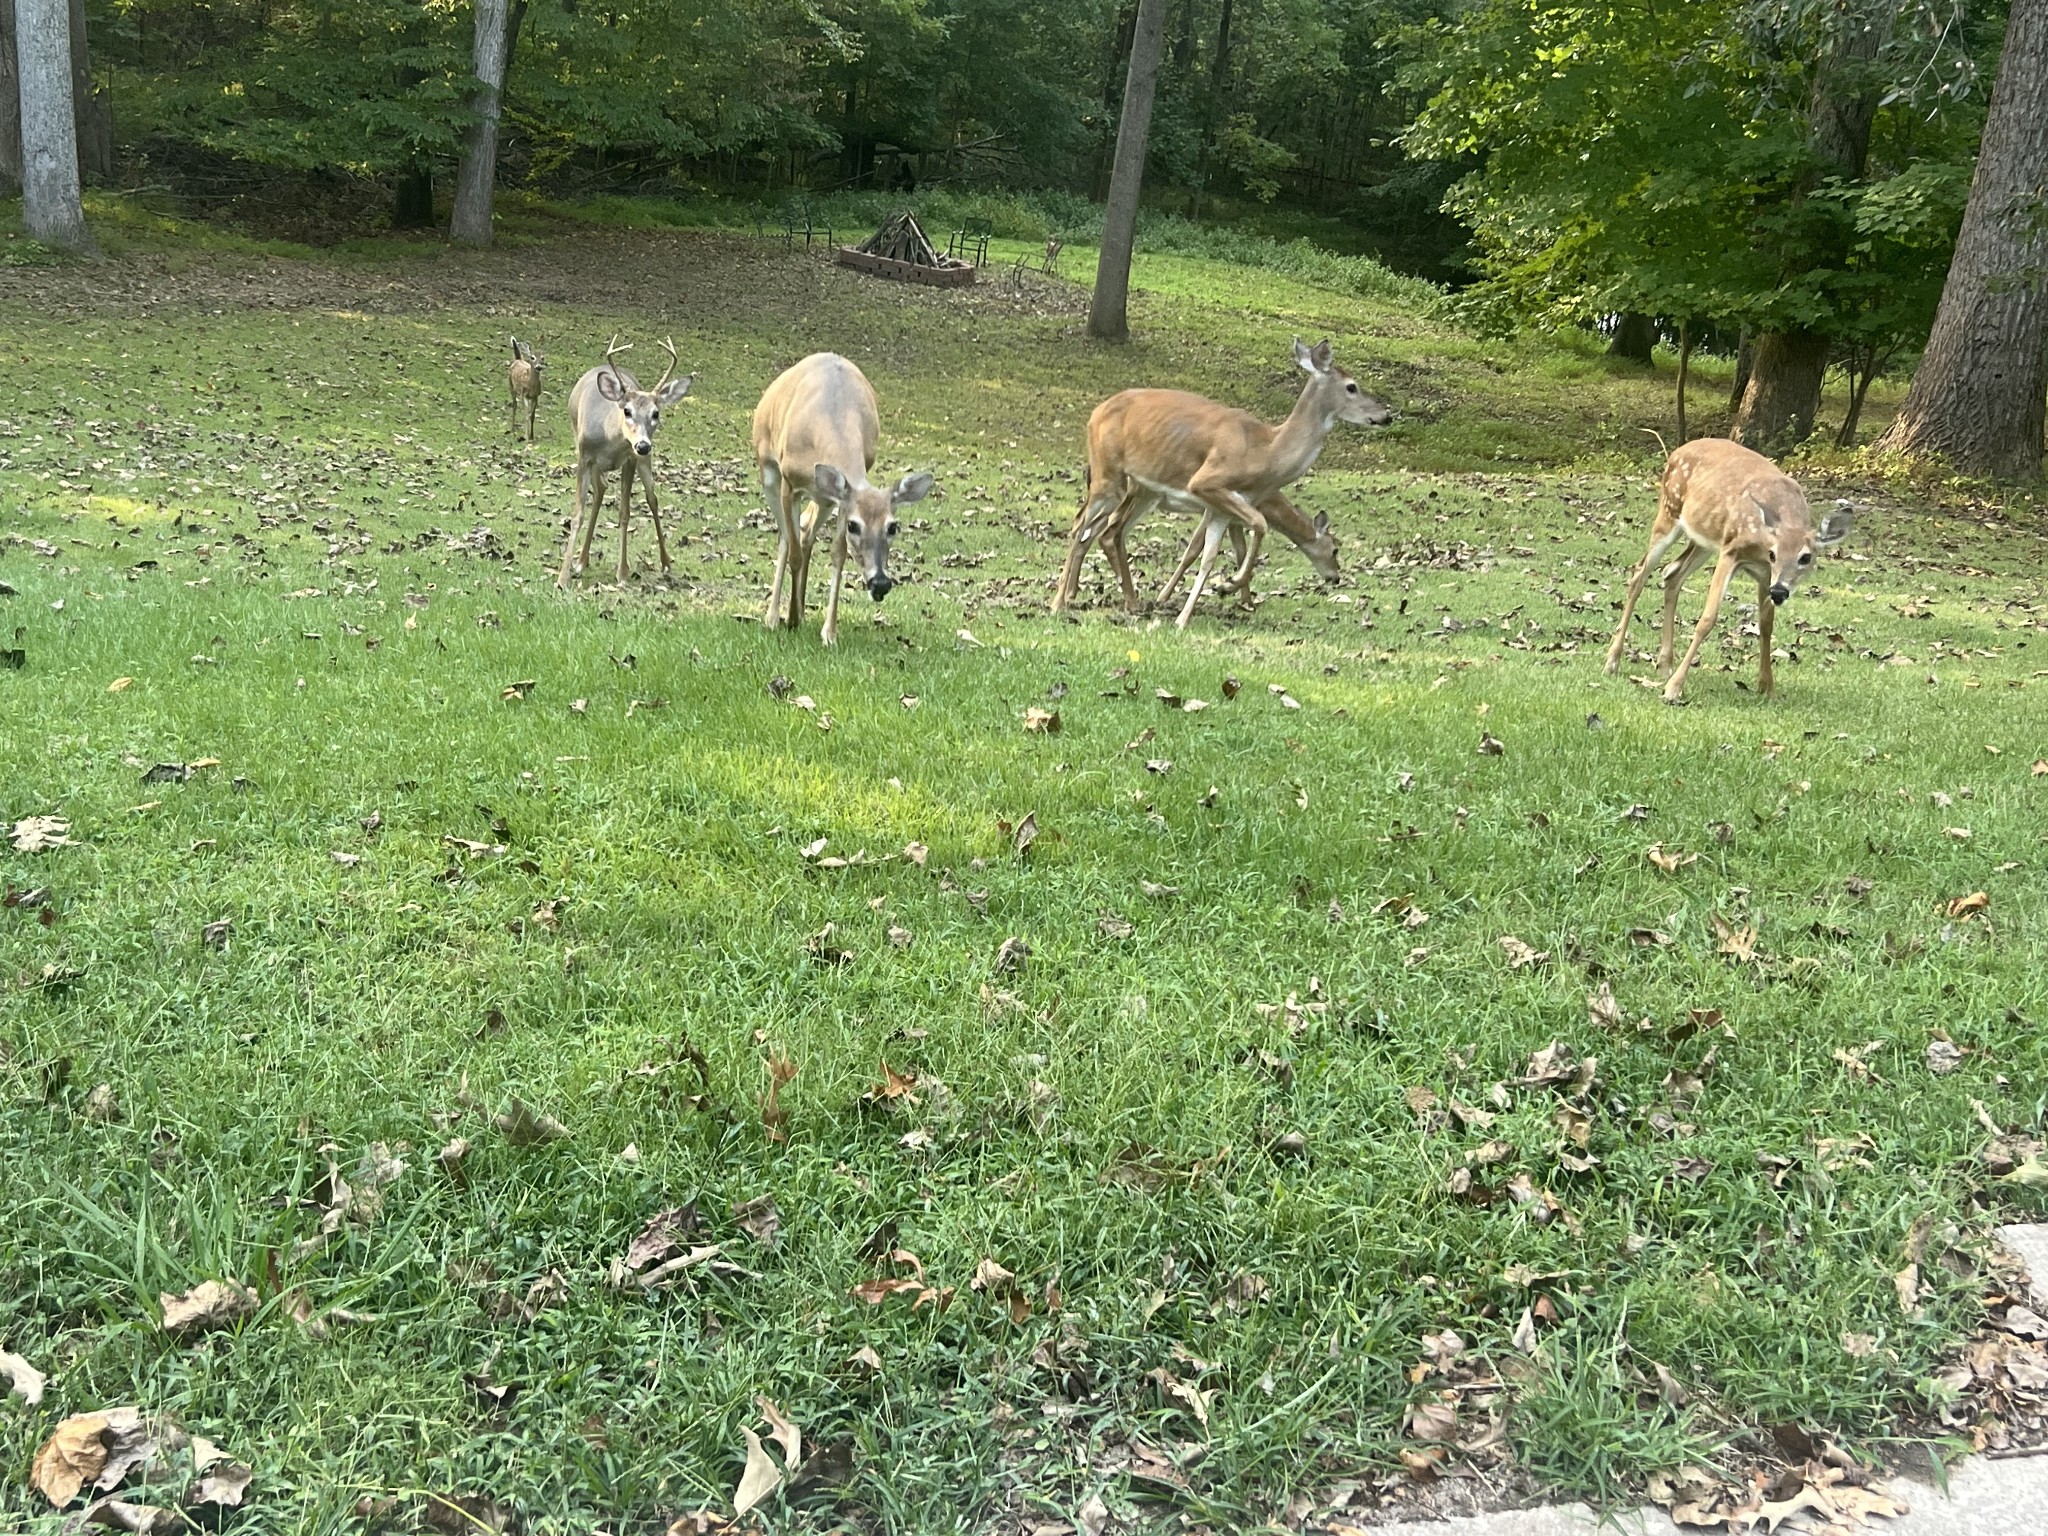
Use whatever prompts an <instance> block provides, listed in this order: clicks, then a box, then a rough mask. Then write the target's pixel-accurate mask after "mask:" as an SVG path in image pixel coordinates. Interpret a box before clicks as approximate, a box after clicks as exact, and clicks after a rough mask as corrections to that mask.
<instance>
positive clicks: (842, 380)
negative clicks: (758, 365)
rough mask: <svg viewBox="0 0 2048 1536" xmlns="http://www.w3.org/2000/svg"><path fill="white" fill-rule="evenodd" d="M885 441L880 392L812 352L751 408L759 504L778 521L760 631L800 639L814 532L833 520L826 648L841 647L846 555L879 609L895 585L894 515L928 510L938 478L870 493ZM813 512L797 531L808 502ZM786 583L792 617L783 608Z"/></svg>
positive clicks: (913, 478) (845, 366) (849, 367)
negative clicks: (853, 555) (786, 630)
mask: <svg viewBox="0 0 2048 1536" xmlns="http://www.w3.org/2000/svg"><path fill="white" fill-rule="evenodd" d="M881 435H882V426H881V417H880V414H879V412H878V411H877V410H876V407H875V391H874V388H873V386H872V385H870V384H869V383H868V381H867V378H866V376H865V375H863V374H862V373H861V371H860V370H859V369H858V368H856V367H854V365H853V364H852V363H850V362H848V361H847V360H846V359H845V358H843V357H841V356H839V355H838V354H837V353H835V352H814V353H812V354H811V355H810V356H809V357H807V358H805V359H804V360H803V361H802V362H800V363H795V364H792V365H791V366H790V367H789V368H788V369H786V370H785V371H784V372H783V373H782V374H781V375H780V376H779V377H778V378H777V379H776V380H775V382H774V383H772V384H770V385H769V386H768V389H767V392H766V393H765V394H763V395H762V396H761V403H760V404H759V405H757V406H756V407H754V462H755V464H756V465H757V466H759V468H760V471H761V494H762V495H763V496H764V497H765V498H766V499H767V502H768V506H769V510H770V511H772V512H773V513H774V514H775V517H776V537H775V575H774V579H773V580H772V581H771V582H770V584H769V587H768V610H767V612H766V613H765V614H763V615H762V622H763V623H765V624H766V625H767V626H768V627H769V628H770V629H776V628H779V627H781V625H782V624H783V623H785V622H787V624H788V625H789V627H790V628H791V629H795V628H796V627H797V626H798V625H799V624H801V623H802V622H803V617H804V581H805V578H806V577H807V576H808V575H809V573H810V564H811V546H812V545H813V544H814V543H815V542H816V541H817V537H818V528H819V526H820V525H821V524H822V523H823V522H824V520H825V518H827V517H828V516H831V515H832V514H833V512H834V511H835V510H836V511H837V513H838V527H837V529H836V531H835V532H834V534H833V537H832V588H831V591H830V593H829V594H828V595H827V596H826V598H825V623H824V627H823V629H822V630H821V631H820V634H821V637H822V638H823V640H824V642H825V644H827V645H832V644H835V643H836V642H837V641H838V639H839V588H840V584H841V581H842V579H843V578H844V576H845V573H846V556H847V551H848V550H849V549H853V550H855V551H856V552H857V557H858V559H859V562H860V570H861V574H862V579H863V580H864V581H865V582H866V584H867V589H868V595H869V596H870V597H872V598H873V599H874V600H875V601H876V602H878V603H879V602H880V601H881V600H882V599H883V598H885V597H887V596H888V595H889V589H890V588H891V587H893V586H895V583H894V582H893V581H891V580H890V579H889V541H890V539H892V538H894V537H895V536H896V509H897V508H898V507H901V506H906V505H908V504H909V503H911V502H913V501H922V500H924V498H925V496H926V495H927V494H929V493H930V491H931V488H932V477H931V476H930V475H926V474H915V475H905V476H904V477H903V478H902V479H900V480H898V481H897V482H896V483H895V484H894V485H893V486H890V487H889V488H888V489H887V490H884V489H882V488H880V487H878V486H873V485H869V484H868V471H869V470H870V469H873V468H874V465H875V445H876V443H877V442H878V441H879V440H880V438H881ZM807 497H808V498H809V500H810V502H811V505H810V506H809V507H807V508H805V510H804V516H803V521H802V522H801V524H799V522H798V521H797V508H798V506H799V505H801V504H802V503H803V501H804V500H805V498H807ZM785 579H786V580H787V581H788V583H789V599H788V607H787V611H786V615H785V610H784V608H783V602H782V591H783V582H784V580H785Z"/></svg>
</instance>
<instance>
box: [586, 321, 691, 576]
mask: <svg viewBox="0 0 2048 1536" xmlns="http://www.w3.org/2000/svg"><path fill="white" fill-rule="evenodd" d="M662 346H663V348H664V349H665V350H666V351H667V352H668V367H667V368H666V369H664V370H663V372H662V375H661V381H660V382H659V383H658V384H656V385H655V386H654V388H652V389H642V388H641V387H640V386H639V384H638V383H637V382H636V381H635V380H634V378H633V375H631V374H630V373H627V372H625V371H624V370H623V369H621V368H620V367H619V365H618V362H617V358H618V355H619V354H620V353H621V352H630V351H631V350H632V344H631V343H630V342H629V343H627V345H625V346H623V347H622V346H620V345H619V338H618V337H616V336H614V337H612V341H611V345H610V346H608V347H606V348H605V353H604V361H603V362H601V363H599V364H598V365H597V366H596V367H595V368H593V369H591V370H590V371H589V372H588V373H586V374H584V375H583V377H582V378H580V379H578V380H577V381H576V387H575V388H574V389H572V390H570V391H569V419H570V420H571V421H573V422H574V423H575V424H576V515H575V516H574V517H572V518H570V519H569V541H568V543H567V544H565V545H564V546H563V547H562V574H561V575H560V576H558V577H557V578H556V579H555V585H556V586H558V587H566V586H568V585H569V577H570V576H571V575H572V574H573V575H578V576H580V575H582V574H583V571H584V568H585V567H586V566H588V565H589V564H590V540H591V536H592V535H593V534H595V533H596V532H597V519H598V514H599V513H601V512H602V511H603V510H604V489H605V482H606V481H608V480H609V479H610V478H611V476H612V473H613V472H614V471H617V473H618V476H619V580H620V581H624V580H625V579H626V577H627V574H628V571H629V567H628V566H627V564H626V525H627V522H628V520H629V518H630V517H631V515H632V511H633V476H634V475H635V474H636V473H637V474H638V475H639V476H640V485H641V489H642V491H643V492H644V493H645V495H646V497H647V515H648V516H649V517H651V518H653V519H654V541H655V544H656V545H657V546H658V547H659V548H660V550H661V568H662V570H663V571H664V572H665V571H667V570H668V539H667V538H666V537H665V536H664V535H663V533H662V531H661V503H660V502H659V501H658V500H656V499H655V495H654V432H655V429H656V428H657V427H659V426H660V425H661V408H662V407H663V406H665V405H674V404H675V403H676V402H677V401H678V400H680V399H682V398H683V396H685V395H687V394H688V393H689V392H690V381H691V380H690V375H689V374H687V373H686V374H684V375H683V376H682V377H681V378H671V377H670V375H671V374H673V373H674V372H675V368H676V344H675V342H674V341H673V340H669V341H664V342H663V343H662ZM586 500H587V501H588V502H589V507H590V510H589V514H588V517H587V518H586V516H585V513H584V503H585V501H586ZM579 525H580V526H581V530H582V534H583V549H582V552H581V553H580V554H579V553H578V552H577V549H576V535H577V530H578V527H579Z"/></svg>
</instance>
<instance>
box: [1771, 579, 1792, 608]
mask: <svg viewBox="0 0 2048 1536" xmlns="http://www.w3.org/2000/svg"><path fill="white" fill-rule="evenodd" d="M1791 595H1792V589H1791V588H1790V587H1788V586H1786V585H1785V583H1783V582H1782V581H1781V582H1779V583H1778V584H1777V585H1776V586H1775V587H1773V588H1771V601H1772V602H1773V603H1778V604H1781V605H1782V604H1783V603H1784V601H1785V599H1786V598H1788V597H1790V596H1791Z"/></svg>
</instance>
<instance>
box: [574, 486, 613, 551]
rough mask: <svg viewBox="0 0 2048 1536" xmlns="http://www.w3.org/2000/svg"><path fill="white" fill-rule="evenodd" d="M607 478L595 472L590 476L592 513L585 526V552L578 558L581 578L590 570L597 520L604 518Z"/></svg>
mask: <svg viewBox="0 0 2048 1536" xmlns="http://www.w3.org/2000/svg"><path fill="white" fill-rule="evenodd" d="M605 480H606V477H605V476H604V475H603V474H602V473H600V472H598V471H596V470H593V471H592V472H591V475H590V495H589V501H590V512H589V515H588V517H587V519H586V520H585V522H584V524H583V550H582V553H580V554H579V555H577V557H576V574H577V575H578V576H581V575H582V574H583V573H584V572H585V571H587V570H589V569H590V541H591V539H592V538H593V537H595V536H596V533H597V520H598V519H599V518H600V517H603V516H604V487H605Z"/></svg>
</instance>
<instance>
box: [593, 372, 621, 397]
mask: <svg viewBox="0 0 2048 1536" xmlns="http://www.w3.org/2000/svg"><path fill="white" fill-rule="evenodd" d="M597 392H598V393H599V394H600V395H603V396H604V397H605V399H607V400H609V401H611V403H612V404H613V405H617V404H618V403H619V402H620V401H621V400H623V399H625V398H626V386H625V385H624V384H622V383H620V382H619V376H618V374H616V373H614V372H613V371H612V370H611V369H609V368H600V369H599V370H598V374H597Z"/></svg>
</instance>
